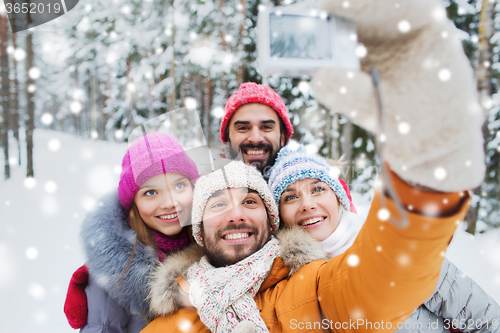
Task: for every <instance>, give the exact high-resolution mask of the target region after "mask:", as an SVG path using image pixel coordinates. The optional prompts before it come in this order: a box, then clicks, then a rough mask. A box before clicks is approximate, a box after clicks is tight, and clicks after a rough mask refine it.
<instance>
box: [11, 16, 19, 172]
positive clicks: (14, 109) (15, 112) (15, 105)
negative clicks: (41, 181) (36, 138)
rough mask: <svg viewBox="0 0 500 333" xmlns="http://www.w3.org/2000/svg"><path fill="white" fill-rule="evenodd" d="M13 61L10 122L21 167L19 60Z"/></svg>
mask: <svg viewBox="0 0 500 333" xmlns="http://www.w3.org/2000/svg"><path fill="white" fill-rule="evenodd" d="M15 17H16V15H12V16H11V20H10V26H11V28H12V31H15V30H16V20H15ZM11 38H12V47H13V48H14V50H15V49H17V42H16V38H17V34H16V33H14V32H13V33H12V34H11ZM11 60H12V82H11V86H10V88H11V94H10V95H11V103H10V109H11V118H10V119H11V121H10V128H11V129H12V132H13V134H14V139H15V140H16V142H17V157H18V164H19V165H21V140H20V139H19V131H20V129H19V128H20V126H21V124H20V123H19V121H20V117H19V81H18V80H17V60H16V58H15V57H12V58H11Z"/></svg>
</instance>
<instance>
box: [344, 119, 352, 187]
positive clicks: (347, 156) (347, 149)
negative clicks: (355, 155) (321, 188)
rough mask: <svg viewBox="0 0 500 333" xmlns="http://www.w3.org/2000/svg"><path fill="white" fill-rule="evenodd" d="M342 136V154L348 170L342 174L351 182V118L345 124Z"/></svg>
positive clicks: (346, 180)
mask: <svg viewBox="0 0 500 333" xmlns="http://www.w3.org/2000/svg"><path fill="white" fill-rule="evenodd" d="M342 137H343V138H344V141H343V142H342V155H343V156H344V161H345V162H346V165H347V170H346V171H347V172H345V173H342V176H343V177H344V178H345V179H344V181H345V182H346V183H347V184H350V183H351V178H352V123H351V122H350V121H349V120H347V122H346V123H345V124H344V128H343V130H342Z"/></svg>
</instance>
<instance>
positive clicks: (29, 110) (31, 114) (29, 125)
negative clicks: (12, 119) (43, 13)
mask: <svg viewBox="0 0 500 333" xmlns="http://www.w3.org/2000/svg"><path fill="white" fill-rule="evenodd" d="M27 20H28V26H29V25H30V24H31V17H30V16H29V14H28V15H27ZM26 33H27V35H26V69H27V70H29V69H30V68H33V57H34V54H33V35H32V33H31V32H30V31H26ZM34 84H35V82H34V80H33V79H32V78H31V77H30V76H29V75H28V80H27V81H26V97H27V103H26V147H27V169H26V176H27V177H35V172H34V168H33V134H34V133H33V132H34V131H35V102H34V101H33V98H34V93H33V90H32V89H29V87H30V86H31V85H34Z"/></svg>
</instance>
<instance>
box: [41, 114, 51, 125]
mask: <svg viewBox="0 0 500 333" xmlns="http://www.w3.org/2000/svg"><path fill="white" fill-rule="evenodd" d="M40 120H41V122H42V124H44V125H50V124H52V123H53V122H54V116H53V115H52V114H50V113H44V114H43V115H42V117H41V118H40Z"/></svg>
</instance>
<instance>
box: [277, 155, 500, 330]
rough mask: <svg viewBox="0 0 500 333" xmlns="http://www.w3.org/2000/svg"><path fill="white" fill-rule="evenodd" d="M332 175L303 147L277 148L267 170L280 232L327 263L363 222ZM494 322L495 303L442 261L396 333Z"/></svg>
mask: <svg viewBox="0 0 500 333" xmlns="http://www.w3.org/2000/svg"><path fill="white" fill-rule="evenodd" d="M337 175H338V170H337V169H336V168H335V167H333V166H332V165H330V164H329V163H328V161H327V160H326V159H324V158H322V157H320V156H318V155H315V154H309V153H307V150H306V148H305V147H304V146H302V145H299V146H297V147H294V148H293V147H291V146H286V147H284V148H283V149H281V151H280V153H279V154H278V157H277V159H276V163H275V164H274V166H273V167H272V168H271V170H270V171H269V186H270V188H271V191H272V193H273V196H274V199H275V201H276V204H277V205H278V207H279V212H280V219H281V221H282V227H297V226H298V227H301V228H303V229H305V230H306V231H307V232H308V233H309V234H310V235H311V237H313V238H314V239H316V240H317V241H319V242H320V244H321V246H322V248H323V250H324V251H325V252H326V253H327V255H328V257H329V258H332V257H335V256H337V255H340V254H342V253H344V252H345V251H346V250H347V249H348V248H349V247H350V246H351V245H352V244H353V243H354V240H355V239H356V236H357V235H358V233H359V231H360V230H361V227H362V226H363V223H364V221H363V219H362V218H361V217H360V216H359V215H357V214H356V213H355V209H354V206H353V205H352V202H351V200H350V194H349V192H348V189H347V187H345V188H344V186H343V182H342V181H341V180H340V179H339V178H338V176H337ZM346 190H347V191H346ZM374 251H382V249H374ZM499 318H500V307H499V306H498V304H497V303H496V302H495V301H494V300H493V299H492V298H491V297H489V296H488V295H487V294H486V293H485V292H484V291H483V290H482V289H481V287H479V286H478V285H477V284H476V283H475V282H474V281H473V280H472V279H470V278H469V277H467V276H465V274H463V273H462V272H461V271H460V270H459V269H458V268H457V267H456V266H455V265H454V264H452V263H451V262H449V261H448V260H446V259H445V260H444V262H443V265H442V267H441V274H440V279H439V281H438V284H437V289H436V291H435V293H434V294H433V295H432V296H431V297H430V298H429V299H428V300H427V301H426V302H425V303H424V304H423V305H421V306H420V307H418V308H417V309H416V310H415V311H414V312H413V313H412V315H411V316H410V318H408V319H407V320H406V321H405V322H403V323H401V326H400V327H399V329H398V330H397V331H396V332H460V331H463V332H477V331H481V329H482V328H484V329H486V327H488V328H491V327H493V326H494V324H495V323H496V325H497V328H498V320H499ZM495 321H496V322H495ZM470 323H473V325H472V326H470V327H466V326H467V325H468V324H470ZM478 325H479V327H478Z"/></svg>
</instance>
